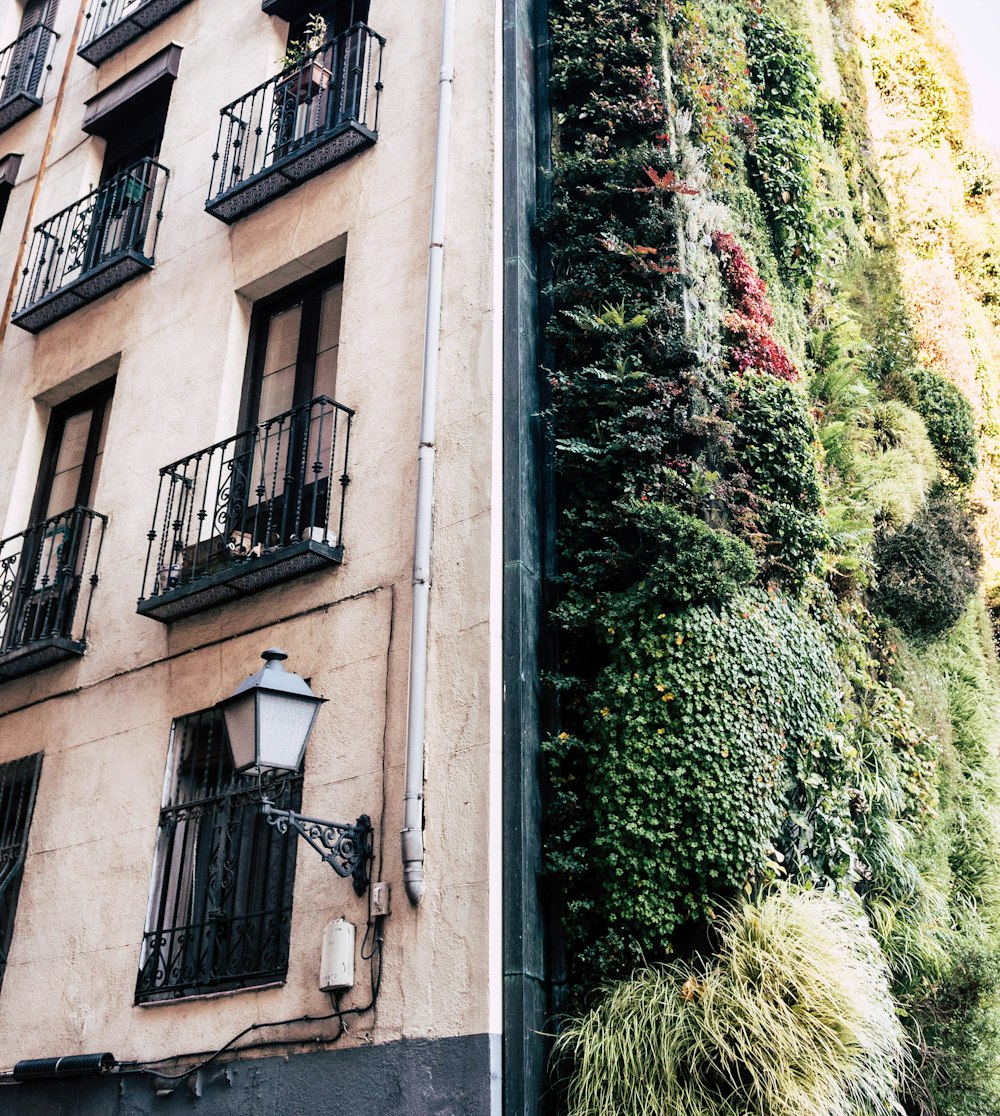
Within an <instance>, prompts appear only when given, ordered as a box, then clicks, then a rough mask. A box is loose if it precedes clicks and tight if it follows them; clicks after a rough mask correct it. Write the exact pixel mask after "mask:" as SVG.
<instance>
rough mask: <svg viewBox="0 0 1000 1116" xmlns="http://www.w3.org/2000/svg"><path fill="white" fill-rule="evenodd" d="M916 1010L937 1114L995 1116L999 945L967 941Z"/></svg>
mask: <svg viewBox="0 0 1000 1116" xmlns="http://www.w3.org/2000/svg"><path fill="white" fill-rule="evenodd" d="M918 1010H919V1012H920V1015H921V1018H922V1020H923V1033H922V1036H921V1039H922V1045H921V1051H922V1053H923V1054H924V1065H923V1066H921V1069H922V1071H923V1078H924V1080H925V1082H926V1083H927V1085H928V1086H929V1092H930V1096H931V1097H932V1098H933V1101H934V1104H935V1106H936V1110H937V1112H938V1113H939V1116H995V1113H996V1111H997V1097H998V1096H1000V945H998V944H997V943H986V942H981V943H970V944H969V945H968V946H966V949H965V951H964V953H963V954H962V955H961V956H960V957H959V958H958V959H957V961H956V962H955V964H954V965H953V966H952V967H951V968H950V970H949V972H948V973H947V977H946V979H944V980H942V981H941V982H940V984H938V985H937V986H936V988H935V990H934V994H933V995H932V996H929V997H928V998H927V999H926V1000H925V1001H924V1002H922V1003H921V1004H920V1005H919V1007H918Z"/></svg>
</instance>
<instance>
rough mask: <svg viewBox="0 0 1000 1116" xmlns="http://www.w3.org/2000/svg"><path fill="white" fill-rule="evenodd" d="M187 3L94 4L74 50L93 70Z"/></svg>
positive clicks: (101, 0) (127, 0)
mask: <svg viewBox="0 0 1000 1116" xmlns="http://www.w3.org/2000/svg"><path fill="white" fill-rule="evenodd" d="M187 3H188V0H93V2H92V3H91V5H90V8H89V9H88V10H87V17H86V18H87V25H86V29H85V30H84V33H83V43H82V45H81V46H80V48H79V49H78V50H77V52H76V53H77V54H79V56H80V57H81V58H84V59H86V61H88V62H89V63H90V64H91V65H92V66H99V65H100V64H101V63H102V62H103V61H104V60H105V59H106V58H110V57H111V56H112V54H117V53H118V51H120V50H124V49H125V47H127V46H128V45H129V43H132V42H134V41H135V40H136V39H138V38H139V36H140V35H144V34H145V33H146V32H147V31H148V30H149V29H150V28H151V27H155V26H156V25H157V24H158V23H162V22H163V21H164V20H165V19H166V18H167V16H169V15H172V14H173V13H174V12H175V11H177V9H178V8H183V7H184V5H185V4H187Z"/></svg>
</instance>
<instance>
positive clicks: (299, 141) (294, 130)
mask: <svg viewBox="0 0 1000 1116" xmlns="http://www.w3.org/2000/svg"><path fill="white" fill-rule="evenodd" d="M384 44H385V40H384V39H383V38H382V36H381V35H377V34H376V33H375V32H374V31H372V29H371V28H370V27H366V26H365V25H364V24H363V23H358V24H355V25H354V26H353V27H351V28H350V29H349V30H347V31H344V32H342V33H341V34H340V35H337V36H335V37H334V38H333V39H331V40H330V41H329V42H328V43H326V44H325V45H324V46H322V47H320V48H319V49H318V50H315V51H313V52H312V53H310V54H307V55H306V56H305V58H304V59H303V60H302V62H301V63H300V64H299V65H297V66H295V67H294V68H292V69H288V70H285V71H283V72H282V73H280V74H278V75H277V76H276V77H273V78H271V79H270V80H268V81H266V82H264V84H263V85H259V86H257V88H256V89H253V90H251V91H250V92H249V93H247V94H246V96H244V97H241V98H240V99H239V100H238V101H234V102H233V103H232V104H231V105H227V106H226V107H225V108H224V109H222V112H221V120H220V122H219V136H218V140H217V141H216V145H215V153H214V154H213V155H212V159H213V166H212V178H211V183H210V185H209V192H208V201H207V202H206V203H205V208H206V209H207V210H208V212H209V213H211V214H212V215H213V216H214V217H218V218H219V220H221V221H225V222H226V223H227V224H228V223H231V222H233V221H236V220H238V219H239V218H240V217H243V216H245V215H246V214H247V213H251V212H253V210H255V209H258V208H259V207H260V206H262V205H265V204H266V203H267V202H269V201H270V200H271V199H272V198H276V197H278V195H279V194H284V193H285V192H286V191H288V190H291V189H292V188H293V187H294V186H297V185H298V184H299V183H300V182H304V181H305V180H306V179H307V178H311V177H312V176H313V175H315V174H319V173H320V172H321V171H324V170H326V169H327V168H328V167H331V166H333V165H334V164H335V163H340V162H343V160H345V159H348V158H350V157H351V156H352V155H355V154H357V153H358V152H359V151H362V150H364V149H365V148H367V147H371V145H372V144H374V143H375V140H376V139H377V138H378V102H379V94H380V93H381V91H382V47H383V46H384Z"/></svg>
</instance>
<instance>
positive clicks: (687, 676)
mask: <svg viewBox="0 0 1000 1116" xmlns="http://www.w3.org/2000/svg"><path fill="white" fill-rule="evenodd" d="M621 611H622V618H621V625H620V626H617V625H614V624H612V625H609V626H608V630H607V632H606V635H605V639H606V641H607V644H608V654H609V660H610V661H609V663H608V665H607V667H605V669H604V670H603V671H601V672H600V674H599V675H598V677H597V679H596V681H595V682H594V684H593V685H592V686H590V685H589V684H588V685H586V686H585V687H584V686H581V687H580V689H581V690H585V692H582V693H581V692H577V691H576V690H572V691H571V692H570V693H569V694H567V697H569V698H571V699H572V701H573V702H574V703H576V704H577V705H578V706H583V707H586V708H587V709H588V713H587V715H586V717H585V720H584V722H583V723H582V724H581V725H580V729H579V733H578V734H576V735H574V734H570V733H568V732H565V733H562V734H560V736H559V737H558V738H556V739H555V740H553V741H551V742H550V743H549V744H548V746H547V751H548V756H549V761H550V763H549V766H550V774H551V778H552V783H553V786H554V789H555V791H556V795H555V801H554V803H553V809H552V810H551V811H550V818H549V821H550V833H551V837H550V840H549V866H550V868H551V869H553V870H554V871H555V872H556V873H557V874H558V875H559V876H560V877H561V882H562V883H563V885H564V888H565V893H566V896H567V904H568V908H569V912H570V915H571V918H570V920H569V925H568V942H567V945H568V953H569V956H570V958H571V969H572V972H571V978H572V980H573V982H574V984H575V985H576V986H577V988H578V989H579V988H587V987H593V986H594V984H595V983H597V982H599V980H600V979H601V978H606V977H609V976H614V977H620V976H623V975H627V974H628V973H629V972H631V971H632V969H633V968H634V967H635V966H636V965H637V964H639V963H640V961H641V959H643V958H645V959H646V960H647V961H656V960H660V959H664V958H666V957H667V956H669V954H670V952H671V951H672V950H673V949H674V948H675V947H676V946H677V945H678V944H680V943H679V941H678V938H677V934H678V933H679V932H680V931H681V929H682V928H684V927H685V925H686V924H688V923H690V922H694V923H697V922H698V921H700V920H703V919H704V918H705V916H706V914H707V913H708V911H709V910H710V908H711V906H712V904H713V903H714V902H716V901H717V897H718V896H719V895H720V893H721V894H723V895H725V894H729V895H730V896H733V895H735V894H737V893H739V891H740V889H741V888H743V887H744V885H745V884H747V883H748V881H751V880H754V879H756V878H758V877H759V876H760V874H761V873H768V872H773V871H775V870H776V869H775V867H774V864H773V860H774V851H773V846H774V843H775V841H776V840H777V839H778V835H779V831H780V829H781V828H782V825H783V823H784V822H785V820H786V796H788V795H789V794H790V793H791V797H792V799H793V800H794V809H795V833H793V834H791V835H790V836H791V838H792V843H794V842H795V841H796V840H798V838H799V837H802V838H803V841H806V840H807V835H808V838H811V839H815V844H816V846H817V851H816V852H815V854H814V853H813V850H812V848H811V847H810V848H809V849H808V850H807V852H806V854H805V859H808V860H812V859H813V858H814V859H815V862H816V865H817V867H818V868H819V869H826V868H829V865H828V864H827V863H826V862H825V859H824V857H825V856H826V855H828V853H829V850H831V849H834V850H836V849H837V848H838V847H839V846H838V843H840V844H843V843H844V839H845V834H844V831H843V827H844V824H845V821H846V824H849V821H850V819H849V817H848V816H847V811H848V797H847V793H846V791H842V792H841V791H840V790H833V791H831V790H830V780H829V777H828V773H829V768H830V767H831V765H833V766H836V764H837V763H838V762H839V761H838V755H839V751H838V749H839V742H838V741H837V740H835V739H833V738H832V734H831V727H830V726H831V725H833V724H834V723H835V722H836V721H837V720H838V716H839V691H838V688H837V687H838V680H839V673H838V671H837V667H836V664H835V663H834V661H833V658H832V656H831V654H830V652H829V651H828V649H827V647H826V644H825V642H824V640H823V637H822V634H821V632H820V630H819V628H818V627H817V626H816V625H815V624H814V623H812V622H811V621H809V620H807V619H805V618H804V617H802V616H801V615H800V614H799V613H798V612H797V611H796V610H795V609H793V608H792V606H791V605H790V604H789V603H787V602H786V601H785V600H783V599H782V598H780V597H771V596H769V595H768V594H767V593H764V592H762V591H760V590H754V591H748V592H746V593H742V594H739V595H737V596H736V597H734V598H733V599H732V600H730V601H729V602H727V603H724V604H722V605H720V606H718V607H714V608H713V607H710V606H707V605H702V606H698V607H693V608H689V609H686V610H684V611H683V612H680V613H674V614H670V613H668V612H666V611H659V612H653V611H651V610H649V609H647V610H641V609H635V608H631V609H629V608H623V609H622V610H621ZM851 777H853V776H851ZM847 781H848V779H847V778H846V777H845V779H844V782H847ZM790 785H791V787H792V790H791V792H790V791H789V787H790ZM827 794H830V795H831V796H832V799H833V801H828V799H827V797H826V796H827ZM801 844H802V842H799V852H798V853H797V854H796V858H797V859H798V860H802V859H803V856H802V852H801ZM666 850H669V854H667V852H666ZM839 855H841V857H842V858H843V859H844V860H845V861H846V855H845V854H843V853H840V854H839ZM831 871H832V869H831Z"/></svg>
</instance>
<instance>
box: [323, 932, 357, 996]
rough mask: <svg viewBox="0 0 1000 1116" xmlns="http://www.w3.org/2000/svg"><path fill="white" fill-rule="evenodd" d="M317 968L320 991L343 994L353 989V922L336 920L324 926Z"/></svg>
mask: <svg viewBox="0 0 1000 1116" xmlns="http://www.w3.org/2000/svg"><path fill="white" fill-rule="evenodd" d="M319 968H320V973H319V987H320V991H322V992H343V991H344V990H345V989H347V988H353V987H354V923H353V922H348V921H347V919H346V918H338V919H335V920H334V921H333V922H328V923H327V924H326V927H325V928H324V930H323V956H322V958H321V960H320V966H319Z"/></svg>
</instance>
